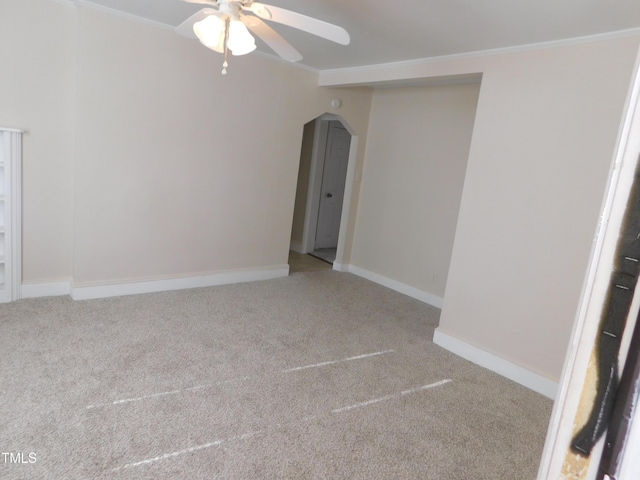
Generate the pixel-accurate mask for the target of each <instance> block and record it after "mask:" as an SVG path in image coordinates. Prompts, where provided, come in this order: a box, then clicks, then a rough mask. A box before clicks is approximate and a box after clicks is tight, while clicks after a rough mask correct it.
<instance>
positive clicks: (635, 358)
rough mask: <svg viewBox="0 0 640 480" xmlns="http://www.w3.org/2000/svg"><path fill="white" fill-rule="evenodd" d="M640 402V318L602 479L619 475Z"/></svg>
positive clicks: (620, 389) (613, 415)
mask: <svg viewBox="0 0 640 480" xmlns="http://www.w3.org/2000/svg"><path fill="white" fill-rule="evenodd" d="M639 400H640V318H637V319H636V326H635V329H634V331H633V337H632V338H631V345H630V346H629V353H628V354H627V359H626V362H625V366H624V369H623V370H622V377H621V378H620V386H619V387H618V392H617V394H616V401H615V404H614V406H613V412H612V413H611V421H610V422H609V428H608V429H607V440H606V442H605V444H604V450H603V452H602V459H601V460H600V468H599V471H598V478H603V477H604V474H607V475H609V478H611V479H617V478H618V475H619V469H620V463H621V458H620V457H621V454H622V452H623V450H624V447H625V445H626V442H627V439H628V438H629V428H630V423H631V418H632V416H633V414H634V410H635V409H637V408H638V401H639Z"/></svg>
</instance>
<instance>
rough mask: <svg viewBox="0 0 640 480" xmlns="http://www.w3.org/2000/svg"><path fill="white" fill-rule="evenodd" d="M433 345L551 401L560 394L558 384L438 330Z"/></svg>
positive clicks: (434, 335)
mask: <svg viewBox="0 0 640 480" xmlns="http://www.w3.org/2000/svg"><path fill="white" fill-rule="evenodd" d="M433 343H435V344H436V345H439V346H441V347H442V348H444V349H446V350H449V351H450V352H452V353H455V354H456V355H458V356H460V357H462V358H464V359H465V360H469V361H470V362H473V363H475V364H476V365H480V366H481V367H484V368H486V369H488V370H491V371H492V372H495V373H497V374H499V375H502V376H503V377H506V378H508V379H509V380H513V381H514V382H516V383H519V384H520V385H523V386H525V387H527V388H529V389H531V390H533V391H534V392H538V393H539V394H541V395H544V396H545V397H547V398H550V399H551V400H555V398H556V395H557V393H558V383H557V382H554V381H553V380H549V379H548V378H546V377H543V376H541V375H538V374H537V373H533V372H531V371H529V370H527V369H526V368H523V367H520V366H518V365H516V364H515V363H511V362H509V361H507V360H505V359H504V358H500V357H498V356H497V355H494V354H492V353H489V352H486V351H485V350H482V349H481V348H478V347H475V346H473V345H471V344H469V343H466V342H463V341H462V340H458V339H457V338H455V337H452V336H451V335H448V334H446V333H444V332H442V331H441V330H440V329H439V328H436V330H435V332H434V334H433Z"/></svg>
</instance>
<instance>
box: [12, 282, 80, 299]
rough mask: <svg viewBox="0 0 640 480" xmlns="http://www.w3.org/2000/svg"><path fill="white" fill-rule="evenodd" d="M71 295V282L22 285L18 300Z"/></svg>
mask: <svg viewBox="0 0 640 480" xmlns="http://www.w3.org/2000/svg"><path fill="white" fill-rule="evenodd" d="M70 293H71V282H50V283H23V284H22V286H21V288H20V298H38V297H60V296H62V295H69V294H70Z"/></svg>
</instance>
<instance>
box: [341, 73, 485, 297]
mask: <svg viewBox="0 0 640 480" xmlns="http://www.w3.org/2000/svg"><path fill="white" fill-rule="evenodd" d="M479 88H480V86H479V84H477V83H473V84H461V85H440V86H426V87H425V86H422V87H405V88H381V89H376V90H375V92H374V96H373V101H372V107H371V115H370V123H369V135H368V142H367V148H366V151H367V154H366V160H365V170H364V172H363V179H362V187H361V196H360V210H359V212H358V219H357V223H356V235H355V242H354V252H353V255H352V263H353V264H354V265H356V266H358V267H361V268H364V269H366V270H368V271H371V272H374V273H377V274H379V275H383V276H385V277H389V278H392V279H394V280H396V281H399V282H402V283H405V284H408V285H410V286H412V287H415V288H418V289H420V290H422V291H425V292H428V293H430V294H432V295H435V296H437V297H440V298H442V297H443V296H444V288H445V284H446V280H447V272H448V270H449V261H450V259H451V250H452V247H453V238H454V236H455V228H456V221H457V217H458V208H459V206H460V195H461V192H462V185H463V182H464V177H465V170H466V165H467V158H468V155H469V145H470V143H471V133H472V131H473V123H474V117H475V110H476V105H477V101H478V92H479Z"/></svg>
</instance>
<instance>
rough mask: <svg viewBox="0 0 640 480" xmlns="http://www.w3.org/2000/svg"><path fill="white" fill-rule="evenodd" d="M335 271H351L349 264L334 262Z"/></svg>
mask: <svg viewBox="0 0 640 480" xmlns="http://www.w3.org/2000/svg"><path fill="white" fill-rule="evenodd" d="M333 269H334V270H335V271H336V272H348V271H349V264H348V263H338V262H333Z"/></svg>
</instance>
